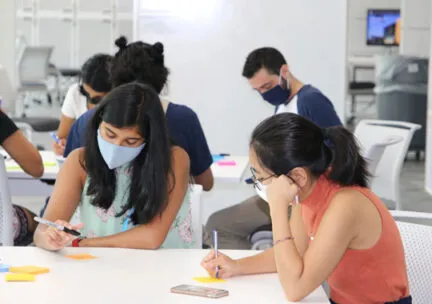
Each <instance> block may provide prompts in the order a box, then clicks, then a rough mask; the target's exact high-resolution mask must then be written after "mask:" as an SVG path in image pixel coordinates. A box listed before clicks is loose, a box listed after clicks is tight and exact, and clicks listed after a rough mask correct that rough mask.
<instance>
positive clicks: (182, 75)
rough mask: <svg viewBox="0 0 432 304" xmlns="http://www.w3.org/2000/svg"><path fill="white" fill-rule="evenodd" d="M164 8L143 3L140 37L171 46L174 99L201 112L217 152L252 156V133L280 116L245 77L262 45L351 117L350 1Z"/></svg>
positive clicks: (220, 0) (155, 1) (222, 2)
mask: <svg viewBox="0 0 432 304" xmlns="http://www.w3.org/2000/svg"><path fill="white" fill-rule="evenodd" d="M165 2H168V1H165ZM160 3H161V2H160V1H159V0H147V1H144V0H142V1H141V7H144V8H147V10H148V15H149V16H147V17H142V19H141V21H140V26H139V27H140V33H139V38H140V39H142V40H144V41H147V42H156V41H161V42H163V43H164V44H165V50H166V64H167V66H168V67H169V68H170V69H171V76H170V84H169V89H170V94H169V95H170V97H171V100H173V101H174V102H177V103H182V104H187V105H189V106H191V107H192V108H193V109H194V110H195V111H196V112H197V113H198V115H199V117H200V120H201V123H202V124H203V127H204V130H205V132H206V135H207V138H208V141H209V144H210V148H211V150H212V151H213V152H214V153H217V152H229V153H232V154H246V153H247V150H248V140H249V136H250V134H251V131H252V130H253V128H254V127H255V126H256V125H257V123H258V122H259V121H261V120H262V119H263V118H265V117H267V116H268V115H271V114H272V113H273V108H272V107H271V106H269V105H267V104H266V103H265V102H264V101H263V100H262V99H261V98H260V96H259V95H258V94H257V93H255V92H253V91H252V89H251V88H250V87H249V86H248V84H247V81H246V80H245V79H244V78H242V76H241V72H242V67H243V64H244V61H245V58H246V56H247V55H248V53H249V52H250V51H252V50H253V49H255V48H257V47H262V46H274V47H276V48H278V49H280V51H282V53H283V54H284V55H285V57H286V59H287V61H288V63H289V65H290V67H291V69H292V72H293V73H294V74H295V75H296V76H297V77H298V78H300V79H301V80H302V81H304V82H306V83H312V84H314V85H315V86H317V87H318V88H320V89H321V90H322V91H323V92H324V93H325V94H326V95H327V96H328V97H329V98H330V99H331V100H332V101H333V103H334V105H335V107H336V109H337V112H338V113H339V115H341V117H343V113H344V97H345V62H346V14H347V2H346V0H334V1H313V0H302V1H298V0H277V1H276V0H273V1H268V0H236V1H231V0H206V1H199V0H187V1H186V3H184V2H182V7H178V8H175V9H173V8H172V6H171V10H170V9H166V10H165V11H164V13H163V14H162V15H163V16H160V14H158V12H157V10H156V11H155V7H158V8H159V9H161V10H162V11H163V10H164V9H163V4H160ZM168 7H169V6H168V5H167V6H166V7H165V8H168ZM170 16H171V17H170ZM175 16H177V17H175ZM179 16H183V17H184V19H186V20H184V19H183V20H181V18H179Z"/></svg>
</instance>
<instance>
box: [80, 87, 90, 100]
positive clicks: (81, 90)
mask: <svg viewBox="0 0 432 304" xmlns="http://www.w3.org/2000/svg"><path fill="white" fill-rule="evenodd" d="M79 91H80V94H81V95H82V96H84V97H87V98H88V97H89V95H88V93H87V91H86V90H85V89H84V86H83V85H82V84H80V85H79Z"/></svg>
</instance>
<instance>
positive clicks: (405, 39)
mask: <svg viewBox="0 0 432 304" xmlns="http://www.w3.org/2000/svg"><path fill="white" fill-rule="evenodd" d="M401 19H402V20H401V45H400V53H401V54H403V55H410V56H419V57H429V50H430V35H431V33H430V27H431V1H430V0H402V18H401Z"/></svg>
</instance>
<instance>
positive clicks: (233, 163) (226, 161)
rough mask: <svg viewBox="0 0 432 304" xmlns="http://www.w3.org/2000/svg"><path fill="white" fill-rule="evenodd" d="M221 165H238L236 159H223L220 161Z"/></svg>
mask: <svg viewBox="0 0 432 304" xmlns="http://www.w3.org/2000/svg"><path fill="white" fill-rule="evenodd" d="M218 165H219V166H236V165H237V163H236V162H235V161H234V160H221V161H220V162H218Z"/></svg>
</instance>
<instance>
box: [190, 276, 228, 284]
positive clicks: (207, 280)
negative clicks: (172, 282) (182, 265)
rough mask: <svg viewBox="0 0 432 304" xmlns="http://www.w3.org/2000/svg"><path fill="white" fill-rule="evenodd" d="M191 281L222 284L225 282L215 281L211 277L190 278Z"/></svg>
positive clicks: (222, 280) (221, 280)
mask: <svg viewBox="0 0 432 304" xmlns="http://www.w3.org/2000/svg"><path fill="white" fill-rule="evenodd" d="M192 280H195V281H197V282H200V283H223V282H226V281H225V280H224V279H216V278H212V277H196V278H192Z"/></svg>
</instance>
